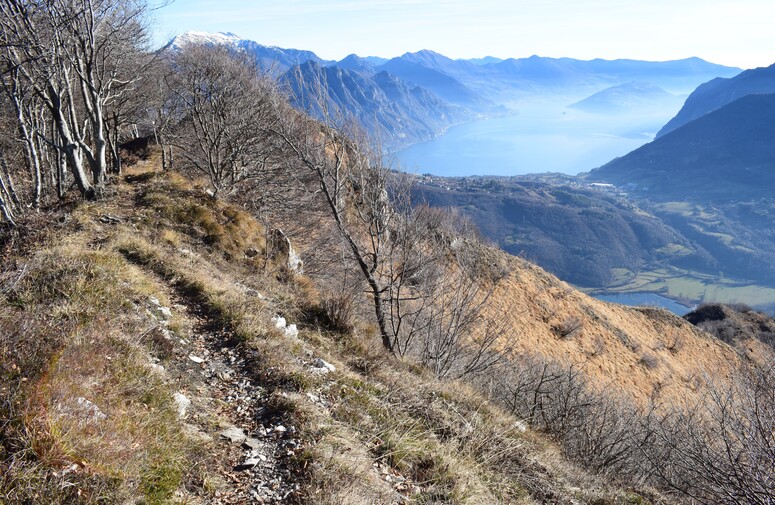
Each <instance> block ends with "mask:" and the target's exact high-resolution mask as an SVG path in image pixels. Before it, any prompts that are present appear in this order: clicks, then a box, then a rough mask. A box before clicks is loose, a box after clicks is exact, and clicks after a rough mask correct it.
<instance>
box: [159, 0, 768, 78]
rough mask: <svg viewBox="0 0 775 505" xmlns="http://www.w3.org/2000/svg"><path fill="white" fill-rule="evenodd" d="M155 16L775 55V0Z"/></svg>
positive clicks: (405, 38)
mask: <svg viewBox="0 0 775 505" xmlns="http://www.w3.org/2000/svg"><path fill="white" fill-rule="evenodd" d="M157 1H158V0H157ZM155 18H156V19H155V25H154V33H155V40H156V41H157V43H159V44H161V43H162V42H163V41H166V40H167V39H169V38H171V37H172V36H174V35H176V34H180V33H183V32H185V31H188V30H198V31H211V32H216V31H230V32H234V33H236V34H237V35H239V36H241V37H243V38H247V39H251V40H255V41H257V42H259V43H261V44H266V45H277V46H281V47H294V48H298V49H310V50H312V51H315V52H316V53H317V54H318V55H319V56H321V57H323V58H327V59H341V58H343V57H344V56H346V55H348V54H350V53H353V52H355V53H357V54H359V55H361V56H370V55H373V56H383V57H393V56H398V55H400V54H403V53H405V52H407V51H418V50H420V49H432V50H434V51H438V52H440V53H443V54H446V55H448V56H450V57H454V58H471V57H479V56H485V55H493V56H498V57H501V58H507V57H526V56H530V55H533V54H538V55H540V56H553V57H560V56H568V57H573V58H581V59H591V58H596V57H599V58H606V59H614V58H635V59H645V60H668V59H678V58H684V57H689V56H699V57H701V58H704V59H706V60H709V61H713V62H714V63H722V64H727V65H732V66H739V67H743V68H752V67H756V66H767V65H770V64H772V63H774V62H775V29H773V27H775V0H737V1H732V0H725V1H716V0H637V1H633V0H586V1H584V0H581V1H579V0H577V1H572V0H511V1H507V0H392V1H386V0H368V1H367V0H330V1H325V0H272V1H265V0H176V1H174V2H173V3H172V4H171V5H169V6H167V7H164V8H161V9H159V10H158V11H156V12H155Z"/></svg>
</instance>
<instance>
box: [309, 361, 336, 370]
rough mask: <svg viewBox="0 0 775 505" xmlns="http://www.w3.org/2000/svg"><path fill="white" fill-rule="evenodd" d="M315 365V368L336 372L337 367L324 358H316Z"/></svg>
mask: <svg viewBox="0 0 775 505" xmlns="http://www.w3.org/2000/svg"><path fill="white" fill-rule="evenodd" d="M314 365H315V368H325V369H326V370H328V371H329V372H336V367H335V366H334V365H332V364H331V363H329V362H327V361H326V360H324V359H323V358H318V359H316V360H315V363H314Z"/></svg>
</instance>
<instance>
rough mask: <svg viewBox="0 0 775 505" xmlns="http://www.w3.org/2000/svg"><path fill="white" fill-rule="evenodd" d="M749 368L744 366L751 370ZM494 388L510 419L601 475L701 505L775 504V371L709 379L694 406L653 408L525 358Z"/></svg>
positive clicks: (573, 370)
mask: <svg viewBox="0 0 775 505" xmlns="http://www.w3.org/2000/svg"><path fill="white" fill-rule="evenodd" d="M745 366H748V365H745ZM497 378H498V379H499V380H497V382H496V384H495V386H494V387H493V388H492V390H493V391H494V394H495V395H496V397H497V398H498V399H499V400H500V401H501V403H502V404H504V405H505V406H506V407H507V408H508V409H509V410H511V411H512V412H513V413H514V414H516V415H517V416H519V417H521V418H522V419H524V420H525V421H526V422H527V423H528V424H530V425H531V426H533V427H534V428H536V429H539V430H544V431H546V432H548V433H550V434H552V435H553V436H554V437H556V438H557V439H558V440H559V441H560V443H561V445H562V447H563V448H564V450H565V452H566V454H567V455H568V456H569V457H570V458H571V459H574V460H576V461H579V462H581V463H583V464H585V465H587V466H589V467H591V468H592V469H594V470H595V471H597V472H599V473H602V474H605V475H607V476H609V477H612V478H615V479H617V480H620V481H623V482H627V483H630V484H634V485H640V484H649V485H652V486H655V487H657V488H660V489H664V490H668V491H672V492H674V493H676V495H677V496H679V497H684V498H689V499H690V500H692V501H693V502H694V503H703V504H709V505H710V504H739V503H749V504H761V505H764V504H769V503H773V501H774V500H775V471H774V467H773V464H774V463H775V368H773V367H772V366H770V367H766V368H758V367H753V368H745V369H741V370H740V371H739V373H738V374H737V375H736V379H734V380H733V381H732V382H722V381H715V380H713V379H712V378H711V377H707V378H706V386H705V389H704V395H703V397H702V398H701V399H700V400H699V401H698V402H697V403H696V404H694V405H689V406H687V405H670V404H663V403H660V402H659V401H658V400H657V399H656V398H654V399H652V401H651V402H650V404H649V405H647V406H635V405H634V404H633V403H632V400H630V399H627V398H624V397H618V396H617V395H616V394H613V393H611V392H604V391H600V390H598V389H595V388H593V387H591V385H590V384H589V383H588V382H587V380H586V379H585V375H584V370H583V367H582V366H580V365H571V366H560V365H558V364H556V363H552V362H550V361H547V360H545V359H538V358H529V357H524V358H521V359H520V360H518V361H517V362H515V363H514V364H513V365H512V366H511V367H509V369H508V370H507V371H504V370H502V371H501V373H500V374H499V375H498V377H497Z"/></svg>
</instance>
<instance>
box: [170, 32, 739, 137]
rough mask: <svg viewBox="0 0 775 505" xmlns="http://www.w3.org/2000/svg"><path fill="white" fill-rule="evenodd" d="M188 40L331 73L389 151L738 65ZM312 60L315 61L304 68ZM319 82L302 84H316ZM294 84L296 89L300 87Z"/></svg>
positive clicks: (696, 80)
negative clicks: (554, 105)
mask: <svg viewBox="0 0 775 505" xmlns="http://www.w3.org/2000/svg"><path fill="white" fill-rule="evenodd" d="M191 43H205V44H227V45H230V46H232V47H234V48H235V49H238V50H242V51H245V52H246V53H248V54H250V55H251V56H253V57H254V58H255V60H256V62H257V63H258V64H259V65H260V66H261V68H263V69H265V70H267V71H269V72H271V73H272V75H274V76H276V77H278V78H279V77H283V78H284V80H285V81H286V82H292V81H293V80H292V79H289V78H288V77H289V76H290V75H291V74H292V73H294V72H296V73H298V74H299V75H301V76H305V77H307V78H315V79H319V78H320V77H321V76H322V75H323V74H326V79H325V82H326V83H329V84H330V85H332V86H334V87H335V88H336V89H333V88H332V89H327V90H325V92H324V94H325V95H326V96H327V97H328V98H327V99H328V100H330V101H331V103H335V104H336V105H337V107H338V108H339V109H340V110H341V112H343V113H345V114H347V115H349V116H351V117H353V118H358V119H359V120H361V121H363V122H364V126H365V127H366V128H367V129H368V130H370V131H371V132H372V133H375V134H376V133H379V134H380V135H381V136H382V139H381V141H382V143H383V145H386V146H388V147H390V148H391V149H398V148H401V147H405V146H407V145H410V144H413V143H417V142H420V141H425V140H429V139H432V138H433V137H434V136H436V135H438V134H440V133H442V132H443V131H445V130H446V129H447V128H449V127H450V126H452V125H455V124H459V123H461V122H466V121H472V120H474V119H477V118H482V117H488V116H489V117H492V116H495V115H504V114H508V113H513V112H515V109H514V107H519V105H518V104H519V103H520V102H521V101H522V100H532V99H533V98H535V97H542V98H546V97H551V98H552V99H554V98H556V97H559V96H562V97H563V99H565V98H567V97H575V100H579V99H581V98H584V97H585V96H589V95H590V94H592V93H594V92H598V91H601V90H603V89H605V88H609V87H611V86H616V85H620V84H625V83H627V82H631V81H635V80H642V81H648V82H652V83H654V84H655V85H657V86H660V87H664V88H666V89H671V87H673V88H675V87H685V86H690V87H691V89H694V87H696V86H697V85H698V84H700V83H702V82H705V81H707V80H709V79H711V78H713V77H717V76H731V75H734V74H736V73H737V72H738V71H739V69H731V68H729V67H723V66H720V65H715V64H712V63H708V62H705V61H704V60H701V59H699V58H689V59H686V60H677V61H670V62H645V61H637V60H590V61H583V60H575V59H572V58H544V57H540V56H531V57H529V58H520V59H514V58H510V59H507V60H501V59H499V58H493V57H485V58H481V59H478V60H477V59H471V60H453V59H451V58H448V57H447V56H444V55H442V54H439V53H436V52H434V51H430V50H422V51H417V52H414V53H406V54H403V55H401V56H399V57H396V58H392V59H389V60H387V59H384V58H380V57H376V56H369V57H360V56H358V55H356V54H351V55H349V56H347V57H346V58H343V59H342V60H341V61H330V60H324V59H322V58H320V57H319V56H317V55H316V54H315V53H314V52H311V51H305V50H299V49H283V48H279V47H269V46H264V45H261V44H259V43H257V42H254V41H251V40H246V39H242V38H240V37H238V36H237V35H235V34H233V33H216V34H209V33H203V32H189V33H185V34H183V35H180V36H178V37H176V38H175V39H173V40H172V41H171V42H170V43H169V44H168V46H169V47H171V48H172V49H173V50H180V48H182V47H183V46H185V45H186V44H191ZM307 63H313V64H314V65H316V66H317V67H316V68H315V69H314V70H313V69H312V68H311V67H304V69H303V70H302V71H299V69H301V68H302V67H303V66H304V65H305V64H307ZM324 69H325V70H324ZM329 69H334V70H329ZM382 73H386V75H381V74H382ZM356 74H357V75H356ZM377 76H380V77H377ZM297 84H299V83H297ZM314 84H315V83H312V82H308V83H306V84H305V86H306V87H307V88H312V87H314ZM291 88H292V89H295V90H297V91H298V90H299V89H301V86H291ZM346 88H348V89H346ZM388 90H389V91H390V93H389V94H388V93H387V91H388ZM307 105H308V104H307Z"/></svg>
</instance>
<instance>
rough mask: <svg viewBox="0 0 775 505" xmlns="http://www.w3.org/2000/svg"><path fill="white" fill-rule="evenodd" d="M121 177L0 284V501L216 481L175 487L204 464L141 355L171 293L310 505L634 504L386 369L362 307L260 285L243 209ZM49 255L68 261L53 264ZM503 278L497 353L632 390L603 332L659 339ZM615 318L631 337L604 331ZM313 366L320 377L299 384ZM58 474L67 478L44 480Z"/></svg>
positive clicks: (529, 439) (485, 418)
mask: <svg viewBox="0 0 775 505" xmlns="http://www.w3.org/2000/svg"><path fill="white" fill-rule="evenodd" d="M130 177H131V180H132V181H133V182H122V183H121V184H119V185H118V188H117V191H119V192H120V194H123V195H124V197H123V199H122V198H119V199H117V200H116V201H112V202H110V203H107V204H106V203H102V202H100V203H96V204H89V205H83V206H80V207H79V208H78V209H77V210H76V211H75V212H74V214H73V215H72V218H71V220H70V221H69V224H68V227H67V228H66V229H64V230H62V233H61V234H60V235H58V237H59V238H56V239H51V240H49V241H48V242H47V244H46V245H45V247H42V248H41V249H40V250H39V252H37V253H35V254H33V255H32V256H25V257H21V256H20V257H19V258H17V261H16V268H15V269H13V270H11V269H8V270H7V271H6V274H7V275H4V276H3V278H2V285H3V287H4V288H3V291H2V292H3V296H2V299H1V300H0V302H2V309H0V326H2V328H4V329H5V330H6V331H5V332H4V333H3V335H4V336H3V337H0V352H1V353H2V354H1V355H0V358H2V360H0V373H2V377H0V378H2V379H3V381H2V385H0V391H2V401H3V403H2V405H3V407H2V409H3V414H4V416H5V418H8V419H12V420H13V421H12V422H11V423H9V424H6V425H2V424H0V429H2V430H4V431H3V434H4V438H3V443H2V444H0V447H2V449H1V450H2V452H0V465H3V470H4V472H3V474H2V476H1V477H0V501H3V500H5V501H7V502H9V503H13V502H24V501H25V500H26V501H27V502H50V503H79V502H80V503H128V502H132V501H135V502H143V501H144V502H147V503H161V502H165V501H169V500H170V499H172V497H173V494H174V493H175V492H176V491H180V492H183V493H184V496H188V497H190V496H191V495H190V494H186V493H189V492H190V493H193V494H199V495H200V496H207V493H208V492H209V491H207V490H206V489H205V488H208V487H209V486H208V485H207V482H208V479H210V481H212V480H214V478H211V477H208V476H207V475H204V476H202V475H192V473H191V471H190V470H189V466H188V464H186V465H183V464H182V462H183V461H185V460H186V459H189V458H194V460H195V461H199V459H197V458H202V457H203V456H202V455H201V451H202V448H201V447H200V446H199V445H198V444H197V443H195V442H193V441H191V440H188V439H186V438H185V437H183V436H181V431H180V424H179V422H178V420H177V419H176V418H175V416H174V415H173V414H174V412H173V411H172V408H171V404H170V403H171V402H170V398H171V392H172V385H171V384H168V383H166V382H165V381H164V380H163V378H160V377H158V376H155V375H153V374H151V372H150V370H149V367H148V366H146V364H147V363H148V362H149V356H150V355H151V353H156V355H157V356H162V357H163V355H164V350H163V349H159V348H158V347H157V346H155V344H154V342H155V341H154V338H153V334H152V332H151V333H149V332H148V331H149V329H152V326H153V324H152V322H151V321H148V320H147V319H145V315H144V307H143V303H144V300H146V299H147V297H148V296H149V295H153V296H156V297H157V298H159V299H160V300H161V301H162V303H163V304H165V305H168V304H169V303H170V299H169V298H166V297H165V293H168V292H169V291H170V290H172V291H174V292H176V293H177V295H178V296H182V297H190V300H194V301H196V303H197V304H199V305H201V306H202V307H204V308H205V310H206V311H207V312H208V315H209V316H210V317H212V318H214V319H215V320H216V321H217V322H218V324H221V325H223V326H224V327H225V328H228V330H229V333H230V334H233V335H234V336H236V338H237V339H238V340H239V343H240V345H241V346H245V347H246V348H247V349H249V354H250V355H251V356H253V358H252V360H253V361H252V362H251V366H252V367H253V370H254V373H255V375H256V378H258V379H259V380H260V381H261V383H262V385H264V386H266V388H267V389H268V391H269V398H270V401H269V403H268V404H267V408H271V410H273V412H276V413H277V415H278V416H281V417H282V418H283V419H286V420H288V422H292V423H293V425H294V426H297V427H298V429H299V430H300V431H301V434H302V438H303V442H304V443H303V446H302V448H301V450H299V451H297V452H296V453H295V455H294V456H293V457H292V458H291V459H292V463H293V465H296V466H295V471H297V472H299V474H301V475H304V476H305V478H304V481H303V482H304V483H305V489H304V490H303V491H304V495H305V497H306V500H307V502H308V503H332V504H333V503H353V504H362V503H363V504H365V503H390V502H391V501H397V500H399V499H403V498H401V496H399V495H402V496H403V497H405V498H406V499H408V500H409V502H411V503H470V504H474V503H477V504H490V503H525V504H527V503H543V502H547V501H563V502H567V501H569V500H577V501H581V502H585V503H637V501H628V500H629V498H628V497H631V496H635V495H628V494H627V493H625V492H623V491H621V490H620V489H617V488H616V487H612V486H611V485H610V484H608V483H606V482H605V481H604V480H602V479H599V478H596V477H594V476H592V475H590V474H588V473H587V472H585V471H583V470H582V469H580V468H579V467H578V466H576V465H574V464H571V463H569V462H568V461H567V460H565V459H564V458H562V456H561V455H560V451H559V450H558V449H557V446H556V445H555V444H554V443H553V442H552V441H551V440H549V439H547V438H545V437H543V436H541V435H538V434H535V433H532V432H531V431H529V430H528V431H526V432H523V427H522V426H521V425H520V424H519V423H518V421H519V420H518V419H515V418H514V417H513V416H512V415H510V414H508V413H506V412H504V411H503V410H501V409H500V408H499V407H497V406H496V405H493V404H491V403H490V402H489V401H487V399H486V398H485V397H484V396H482V395H481V394H480V393H479V392H477V391H476V390H475V389H473V387H471V386H469V385H467V384H465V383H462V382H445V381H439V380H436V379H434V378H433V377H431V374H430V373H429V372H428V371H427V370H424V369H422V368H421V367H419V366H417V365H416V364H415V363H412V362H411V361H401V360H397V359H395V358H392V357H390V356H388V355H387V354H386V353H385V352H384V350H383V349H381V347H380V344H379V341H378V338H377V337H376V334H375V330H374V327H373V326H369V324H368V320H367V319H365V318H364V317H363V313H362V312H361V311H360V308H361V307H362V306H363V305H367V302H368V300H366V301H364V300H361V299H358V296H360V294H358V295H354V296H355V298H354V299H352V300H351V299H349V298H346V297H345V298H343V299H337V298H336V296H337V295H336V293H337V291H331V290H330V289H329V288H330V286H331V284H330V283H329V284H326V283H325V281H326V279H327V278H326V277H321V278H317V277H314V278H313V277H307V276H301V275H295V276H286V277H282V278H280V279H278V276H277V275H275V274H276V272H277V268H276V265H275V266H273V265H269V266H268V268H265V265H263V262H262V260H261V255H259V257H258V259H256V258H247V257H246V256H245V255H244V251H245V249H246V248H248V247H256V248H258V249H259V250H261V249H262V248H263V247H264V246H265V243H264V241H263V240H264V235H265V233H264V232H265V230H264V228H263V227H262V226H261V225H260V224H259V223H258V222H257V221H255V220H253V219H252V218H251V217H250V216H248V215H247V214H245V213H244V212H242V211H241V210H239V209H236V208H234V207H231V206H229V205H228V204H226V203H223V202H219V201H212V200H210V199H208V198H207V197H205V196H204V194H203V193H202V192H201V189H197V188H196V186H195V185H192V184H191V183H190V182H189V181H188V180H187V179H185V178H182V177H180V176H177V175H174V174H168V175H161V174H155V173H154V174H144V173H142V172H141V171H140V170H139V169H132V171H131V173H130ZM108 213H109V214H111V215H118V216H121V217H122V222H120V223H119V224H116V225H105V224H101V223H100V222H99V220H98V217H99V216H101V215H103V214H108ZM318 232H319V233H322V232H321V231H320V230H318ZM64 237H67V239H68V243H67V245H58V244H61V243H63V240H64ZM300 247H301V246H300ZM484 252H485V253H487V254H489V255H492V258H489V260H492V261H491V262H489V263H488V264H491V263H492V264H494V265H496V266H497V267H498V269H502V268H503V265H501V263H503V262H504V261H506V260H504V258H503V257H502V256H500V255H499V253H495V252H493V251H484ZM489 260H488V261H489ZM25 265H26V266H25ZM511 266H512V267H513V268H514V273H513V274H512V276H511V277H509V278H508V279H506V280H505V281H504V282H503V285H502V286H501V287H500V288H499V289H502V290H503V291H502V292H501V293H496V295H498V296H500V297H501V298H500V299H499V300H497V304H494V306H497V307H510V311H509V315H510V317H511V318H512V319H511V321H512V323H513V324H515V325H516V327H517V328H518V329H519V331H518V332H517V333H516V335H515V334H514V333H510V336H511V338H513V339H514V340H513V342H511V345H513V347H514V349H515V350H517V349H519V348H520V347H521V346H529V347H531V348H533V347H535V348H536V349H537V351H538V352H539V353H540V352H546V353H553V354H557V353H558V349H557V348H558V347H560V348H561V351H562V352H568V354H569V356H570V357H569V359H571V358H573V357H574V356H576V355H578V356H582V355H583V356H587V357H588V356H590V351H589V349H590V348H595V347H601V346H604V347H605V353H604V354H603V355H596V356H595V358H594V359H595V361H594V365H595V366H597V365H598V364H601V365H602V366H604V367H605V369H606V370H605V371H601V372H600V373H601V376H604V375H605V374H606V372H607V371H609V370H619V368H618V367H623V371H624V370H627V371H629V373H630V374H633V373H646V371H645V370H642V369H643V367H636V368H637V370H636V371H635V372H633V371H632V370H629V367H628V365H629V364H637V359H638V357H637V356H635V355H634V353H633V352H632V351H631V350H630V349H628V348H627V347H626V346H624V345H623V344H622V343H621V341H620V340H619V339H618V337H616V336H615V331H616V330H617V329H621V330H622V331H627V333H628V335H632V338H633V339H634V340H635V341H636V343H638V345H640V346H642V348H643V349H654V348H655V345H654V341H652V340H649V338H650V337H649V338H646V337H644V334H643V333H641V332H639V331H636V327H641V326H644V325H646V323H648V324H653V325H661V326H659V327H667V326H669V325H671V324H673V323H672V322H671V321H667V322H659V321H658V320H655V319H654V318H650V317H648V315H643V316H638V314H637V313H636V312H625V311H621V310H618V311H617V310H612V311H609V312H606V311H605V310H602V309H601V310H598V309H600V308H601V307H602V308H605V307H606V306H605V305H604V304H601V305H596V304H595V303H594V302H590V301H588V300H587V299H586V298H581V297H580V295H578V294H577V293H575V292H573V291H569V290H568V289H567V287H566V286H565V287H564V286H563V285H561V284H559V283H557V281H556V280H553V278H551V277H549V276H547V275H546V274H543V273H541V272H540V271H539V270H538V269H533V268H532V267H529V266H526V265H523V264H522V263H514V264H512V265H511ZM321 279H323V283H320V280H321ZM9 286H13V287H12V289H7V288H8V287H9ZM249 290H256V291H258V292H260V293H262V295H263V297H258V296H255V294H250V293H249ZM354 292H355V293H358V292H357V291H354ZM332 293H333V294H332ZM579 307H581V308H579ZM274 314H282V315H284V316H286V317H287V318H288V319H289V321H291V322H298V323H299V324H300V325H301V333H300V336H299V337H298V338H295V337H289V336H285V335H284V334H282V333H281V332H278V331H277V330H276V329H275V328H273V327H272V325H271V324H270V322H269V319H270V318H271V316H272V315H274ZM631 316H632V317H635V318H640V319H638V321H637V322H636V323H633V325H627V324H624V323H623V322H621V321H624V320H626V319H627V318H628V317H631ZM568 317H576V318H578V319H579V321H582V322H583V327H584V331H583V332H580V333H579V334H577V335H574V336H573V338H566V339H557V336H556V335H555V334H553V333H552V330H551V327H552V325H556V324H561V323H562V322H563V320H565V319H566V318H568ZM616 318H620V319H621V321H620V322H619V323H617V322H611V321H612V320H614V319H616ZM601 321H603V322H601ZM606 321H608V322H606ZM655 321H656V322H655ZM174 323H175V321H173V324H174ZM301 323H304V324H301ZM655 331H657V330H655ZM691 343H692V341H687V344H686V345H684V346H683V347H681V348H680V349H678V350H677V351H670V350H668V349H664V351H654V352H655V353H658V354H659V355H660V359H662V353H667V354H673V355H677V356H683V355H684V353H686V352H687V349H689V348H691V347H692V346H691V345H690V344H691ZM722 356H725V355H724V354H723V353H722ZM316 357H322V358H324V359H325V360H326V361H328V362H330V363H333V364H334V365H336V367H337V372H335V373H333V374H328V375H320V374H313V373H312V372H311V371H310V367H311V365H312V361H313V360H314V358H316ZM622 357H624V358H625V359H622ZM690 357H691V356H687V359H689V358H690ZM618 360H621V363H619V361H618ZM662 368H663V367H661V366H660V367H659V368H658V369H657V371H656V372H660V371H661V370H662ZM623 371H622V373H623ZM638 378H639V379H640V376H639V377H638ZM23 379H24V380H23ZM309 395H312V396H309ZM79 398H83V399H85V400H88V401H89V402H90V403H91V404H93V405H94V406H96V408H98V409H99V412H101V413H102V414H104V415H105V416H106V417H105V418H100V419H99V420H96V419H94V420H93V419H91V418H90V417H89V412H91V413H92V414H93V413H94V411H91V410H89V407H87V408H86V409H85V410H84V408H83V405H84V403H83V402H80V403H79V401H78V399H79ZM312 398H317V401H314V400H313V399H312ZM0 417H3V416H0ZM98 417H99V416H98ZM73 464H75V465H76V470H74V471H72V472H70V473H65V474H63V473H62V470H63V469H67V468H70V467H71V465H73ZM197 471H200V470H197ZM388 477H389V480H390V481H388ZM402 479H405V480H403V481H402ZM65 483H74V485H73V486H70V485H65ZM399 484H401V485H399ZM79 493H80V494H79ZM634 499H635V498H633V500H634Z"/></svg>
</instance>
